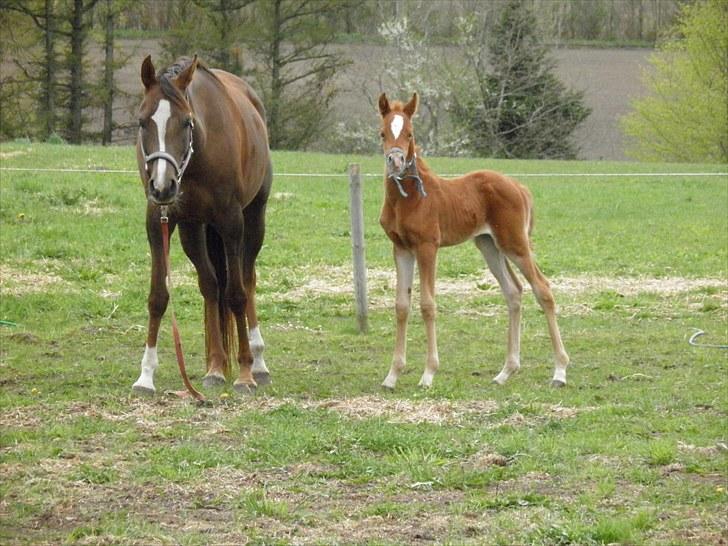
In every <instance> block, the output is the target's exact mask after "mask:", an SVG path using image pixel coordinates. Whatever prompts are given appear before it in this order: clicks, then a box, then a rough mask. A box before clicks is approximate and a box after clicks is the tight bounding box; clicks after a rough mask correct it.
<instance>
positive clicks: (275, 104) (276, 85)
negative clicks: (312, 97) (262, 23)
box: [268, 0, 283, 148]
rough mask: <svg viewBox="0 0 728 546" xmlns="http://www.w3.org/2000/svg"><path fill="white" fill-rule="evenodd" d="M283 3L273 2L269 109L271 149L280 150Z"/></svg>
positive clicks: (277, 0) (280, 0)
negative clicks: (279, 121)
mask: <svg viewBox="0 0 728 546" xmlns="http://www.w3.org/2000/svg"><path fill="white" fill-rule="evenodd" d="M281 2H282V0H274V2H273V22H272V24H273V28H272V29H271V30H272V31H273V32H272V33H271V44H270V46H271V100H270V105H269V108H268V114H269V119H268V129H269V131H270V133H269V134H270V147H271V148H278V147H279V145H280V144H281V143H280V138H281V133H282V131H280V127H279V126H278V113H279V108H280V102H281V95H282V92H283V82H282V81H281V41H282V39H283V38H282V36H281V25H282V20H281V18H282V14H281Z"/></svg>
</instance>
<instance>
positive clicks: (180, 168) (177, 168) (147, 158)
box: [139, 118, 195, 184]
mask: <svg viewBox="0 0 728 546" xmlns="http://www.w3.org/2000/svg"><path fill="white" fill-rule="evenodd" d="M189 127H190V140H189V141H188V142H187V150H186V151H185V155H184V157H183V158H182V164H181V165H180V164H179V163H177V160H176V159H175V158H174V156H173V155H172V154H169V153H167V152H162V151H157V152H152V153H151V154H149V155H147V152H146V150H145V149H144V139H143V138H142V128H141V127H139V145H140V146H141V150H142V156H143V157H144V165H145V167H146V169H147V172H149V163H150V162H151V161H154V160H155V159H163V160H164V161H166V162H167V163H169V164H170V165H172V167H174V172H175V174H176V175H177V184H179V183H180V182H181V181H182V175H183V174H184V173H185V169H187V165H189V163H190V159H192V154H193V152H194V151H195V150H194V149H193V147H192V134H193V133H194V132H195V122H194V120H193V119H192V118H190V126H189Z"/></svg>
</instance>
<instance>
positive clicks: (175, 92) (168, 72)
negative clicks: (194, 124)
mask: <svg viewBox="0 0 728 546" xmlns="http://www.w3.org/2000/svg"><path fill="white" fill-rule="evenodd" d="M190 64H192V59H190V58H189V57H180V58H179V59H177V60H176V61H175V62H174V64H171V65H169V66H168V67H167V68H164V69H162V70H160V71H159V72H158V73H157V79H158V80H159V85H160V87H161V89H162V93H163V94H164V96H165V97H166V98H168V99H169V100H170V101H172V102H173V103H175V104H176V105H177V106H178V107H184V105H185V103H186V102H187V98H186V97H185V96H184V95H183V94H182V92H181V91H180V90H179V89H178V88H177V86H176V85H174V83H172V80H174V79H175V78H177V76H179V75H180V73H181V72H182V71H183V70H185V69H186V68H187V67H188V66H190ZM196 70H197V71H199V70H203V71H204V72H205V74H207V75H208V76H210V77H211V78H212V79H213V81H215V83H217V84H219V85H222V82H221V81H220V80H219V79H218V78H217V76H215V74H213V73H212V72H211V71H210V69H209V68H207V66H205V65H204V64H203V63H202V61H200V60H199V59H198V61H197V69H196Z"/></svg>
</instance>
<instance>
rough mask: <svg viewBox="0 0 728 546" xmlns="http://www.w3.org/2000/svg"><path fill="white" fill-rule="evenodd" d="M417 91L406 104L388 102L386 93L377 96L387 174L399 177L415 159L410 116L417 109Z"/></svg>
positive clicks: (413, 136)
mask: <svg viewBox="0 0 728 546" xmlns="http://www.w3.org/2000/svg"><path fill="white" fill-rule="evenodd" d="M418 100H419V99H418V97H417V93H414V94H413V95H412V98H411V99H410V101H409V102H408V103H407V104H404V105H403V104H402V103H401V102H398V101H393V102H391V103H390V102H389V100H388V99H387V95H386V94H385V93H382V94H381V95H380V97H379V113H380V114H381V115H382V129H381V132H380V133H379V134H380V136H381V137H382V149H383V151H384V157H385V158H386V162H387V176H389V177H393V178H395V179H396V178H401V177H402V176H403V175H404V174H405V171H406V170H407V169H408V168H409V167H410V166H411V165H412V164H413V162H414V160H415V135H414V129H413V127H412V116H414V114H415V112H416V111H417V104H418Z"/></svg>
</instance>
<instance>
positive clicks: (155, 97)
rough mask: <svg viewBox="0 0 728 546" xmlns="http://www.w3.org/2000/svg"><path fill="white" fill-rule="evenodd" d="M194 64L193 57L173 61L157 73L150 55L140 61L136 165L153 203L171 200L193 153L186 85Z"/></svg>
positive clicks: (190, 112)
mask: <svg viewBox="0 0 728 546" xmlns="http://www.w3.org/2000/svg"><path fill="white" fill-rule="evenodd" d="M196 68H197V56H195V58H194V59H192V61H189V60H187V61H184V62H182V63H178V64H175V65H172V66H171V67H170V68H169V69H167V70H166V71H165V72H164V73H162V74H160V75H159V76H157V75H156V74H155V72H154V65H153V64H152V58H151V56H147V58H146V59H144V62H143V63H142V83H143V84H144V99H143V100H142V103H141V105H140V106H139V151H140V155H139V158H140V159H139V164H140V165H139V167H140V171H141V173H142V180H143V181H144V190H145V191H146V193H147V197H148V198H149V200H150V201H151V202H152V203H155V204H159V205H164V204H170V203H172V202H173V201H174V200H175V199H176V198H177V195H178V194H179V185H180V181H181V180H182V173H183V172H184V170H185V168H186V167H187V163H188V162H189V160H190V158H191V157H192V131H193V129H194V121H193V116H192V109H191V107H190V103H189V100H188V97H187V86H188V85H189V84H190V82H191V81H192V76H193V75H194V73H195V69H196Z"/></svg>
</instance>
